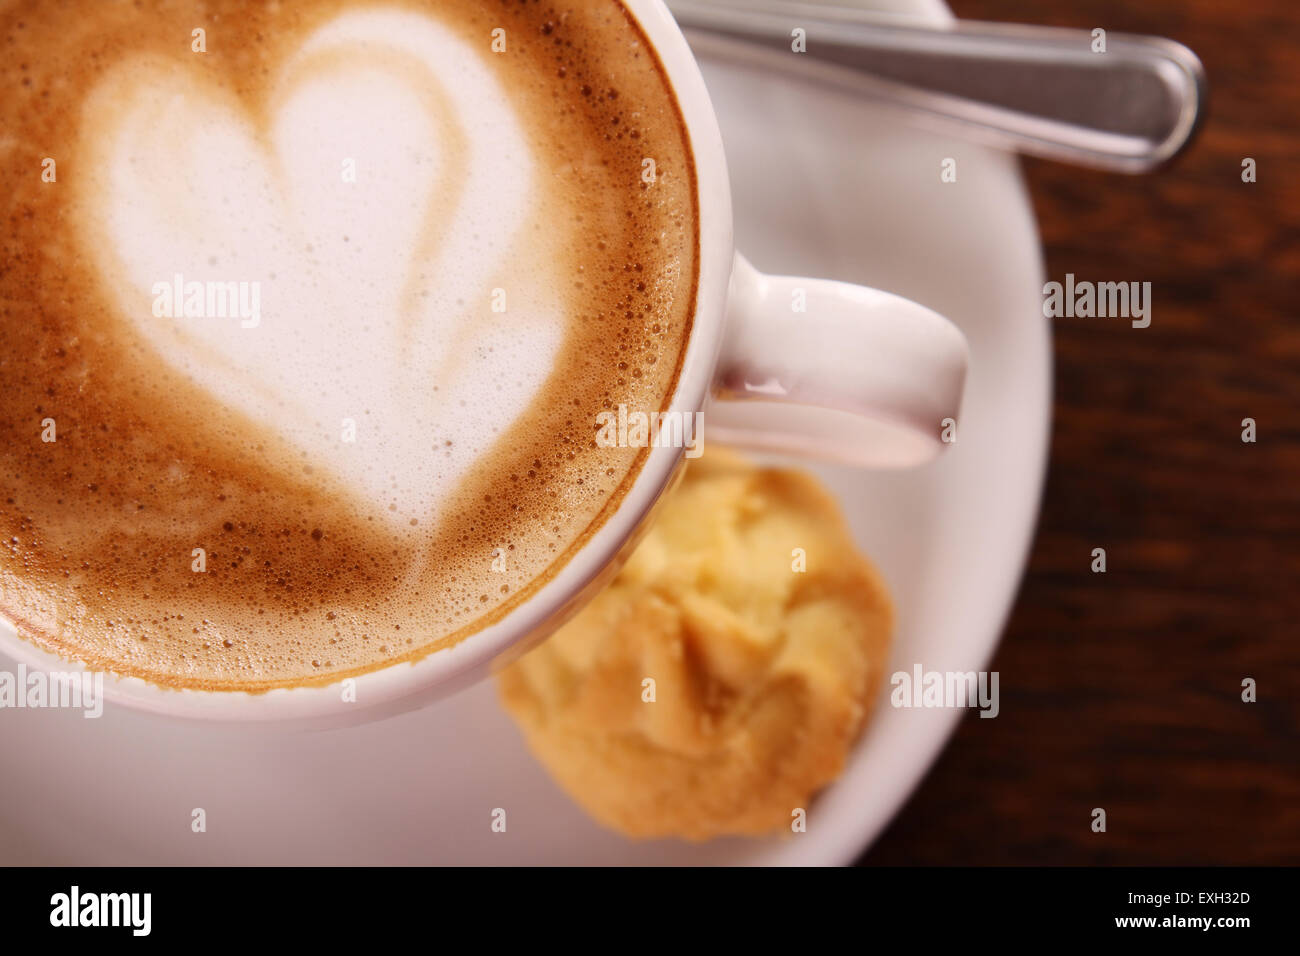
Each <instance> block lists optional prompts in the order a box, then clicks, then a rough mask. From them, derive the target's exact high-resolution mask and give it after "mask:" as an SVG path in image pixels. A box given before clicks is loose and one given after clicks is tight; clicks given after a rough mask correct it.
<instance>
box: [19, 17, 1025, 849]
mask: <svg viewBox="0 0 1300 956" xmlns="http://www.w3.org/2000/svg"><path fill="white" fill-rule="evenodd" d="M880 5H881V6H888V7H890V8H891V9H895V10H900V11H911V12H919V13H924V14H926V15H928V16H933V17H943V16H945V15H946V14H945V13H944V12H943V10H942V8H941V7H936V6H934V5H933V4H931V3H929V2H927V0H894V2H891V3H884V2H881V3H880ZM704 72H705V78H706V79H707V80H708V82H709V88H710V90H711V92H712V94H713V97H714V102H715V105H716V106H717V110H718V113H719V115H720V116H721V122H722V130H723V134H724V138H725V140H726V145H727V150H728V153H729V156H730V162H731V175H732V182H733V184H734V191H735V197H736V202H735V205H736V215H737V236H738V242H739V244H740V247H741V249H742V250H743V251H744V252H745V253H746V255H748V256H749V257H750V258H751V260H752V261H753V262H754V264H755V265H757V266H758V267H759V268H760V269H765V270H768V271H781V272H790V273H803V274H807V275H821V276H827V277H831V278H836V279H848V280H853V281H858V282H863V283H866V284H868V285H875V286H879V287H880V288H883V289H888V290H890V291H893V292H898V293H901V294H903V295H906V296H910V297H912V298H914V299H917V300H919V301H920V302H922V303H924V304H925V305H928V306H930V307H932V308H934V309H936V310H938V311H939V312H941V313H943V314H945V315H947V316H949V317H950V318H952V319H953V320H954V321H955V322H956V323H957V324H958V325H960V326H961V327H962V328H963V329H964V330H965V332H966V335H967V336H968V338H969V340H970V346H971V374H970V378H969V381H968V384H967V391H966V402H965V407H964V410H963V415H962V420H961V422H960V424H959V431H958V441H957V444H956V445H955V446H954V447H953V448H952V449H951V450H950V451H949V452H948V454H947V455H946V456H944V457H943V458H942V459H941V460H940V461H938V462H937V463H935V464H933V465H930V466H927V467H925V468H923V469H921V470H918V471H911V472H905V473H896V474H869V473H864V472H857V471H853V470H849V469H843V468H824V469H818V471H819V473H820V474H821V476H822V477H823V478H824V479H825V480H826V481H827V482H828V483H829V484H830V485H831V487H832V488H834V489H835V490H836V491H837V493H838V494H839V495H840V497H841V500H842V502H843V505H844V508H845V510H846V512H847V514H848V515H849V517H850V519H851V520H852V522H853V526H854V529H855V531H856V534H857V537H858V540H859V542H860V544H861V545H862V547H863V548H864V549H865V550H866V551H867V552H868V553H869V554H871V555H873V556H874V558H875V559H876V560H877V562H878V563H879V564H880V566H881V568H882V569H883V571H884V573H885V575H886V577H887V578H888V580H889V582H890V584H891V586H892V588H893V592H894V595H895V598H896V602H897V606H898V611H899V629H898V634H897V639H896V644H895V649H894V658H893V660H892V661H891V663H890V665H889V667H888V671H890V672H893V671H895V670H909V671H910V670H911V668H912V666H913V664H915V663H920V664H922V665H923V666H924V668H925V669H927V670H957V671H967V670H979V669H981V668H983V667H984V665H985V663H986V662H987V661H988V660H989V658H990V657H991V655H992V653H993V649H994V646H995V645H996V643H997V639H998V635H999V633H1000V631H1001V628H1002V625H1003V622H1004V619H1005V617H1006V615H1007V612H1008V610H1009V608H1010V604H1011V600H1012V598H1013V596H1014V594H1015V591H1016V587H1017V584H1018V582H1019V579H1020V574H1021V570H1022V565H1023V562H1024V558H1025V555H1026V551H1027V548H1028V545H1029V542H1030V537H1031V534H1032V531H1033V526H1034V520H1035V515H1036V512H1037V507H1038V500H1039V493H1040V490H1041V486H1042V479H1043V473H1044V465H1045V462H1046V450H1047V431H1048V415H1049V408H1050V370H1049V358H1050V348H1049V337H1048V336H1049V333H1048V327H1047V324H1046V322H1045V320H1044V319H1043V318H1042V313H1041V310H1040V303H1041V294H1040V290H1041V289H1042V283H1043V277H1042V267H1041V259H1040V249H1039V245H1038V239H1037V234H1036V230H1035V225H1034V220H1033V215H1032V211H1031V208H1030V205H1029V201H1028V198H1027V196H1026V193H1025V188H1024V185H1023V183H1022V181H1021V178H1020V175H1019V172H1018V169H1017V166H1016V161H1015V159H1014V158H1012V157H1010V156H1006V155H1003V154H999V153H996V152H992V151H989V150H987V149H983V148H978V147H975V146H972V145H968V144H965V143H961V142H957V141H954V140H951V139H947V138H944V137H942V136H938V135H934V134H932V133H927V132H921V131H918V130H915V129H910V128H908V127H905V126H903V125H900V123H899V120H898V117H897V116H887V115H885V114H883V113H880V112H878V111H875V110H872V109H869V108H867V107H864V106H861V105H859V104H855V103H853V102H851V101H848V100H846V99H844V98H842V97H840V96H835V95H830V94H826V93H824V92H822V91H820V90H813V89H810V88H805V87H797V86H794V85H792V84H790V83H788V82H785V81H783V80H782V79H780V78H779V77H774V76H761V75H745V74H741V73H739V72H736V71H733V70H731V69H722V68H716V67H714V68H711V67H710V65H709V64H705V71H704ZM945 157H953V158H955V159H956V160H957V173H958V175H957V182H956V183H949V184H944V183H942V182H940V178H939V171H940V163H941V161H942V160H943V159H944V158H945ZM0 668H4V669H9V670H12V669H13V668H14V665H13V664H11V662H9V661H8V660H7V659H5V658H3V657H0ZM494 693H495V692H494V688H493V687H491V686H490V685H480V686H478V687H475V688H473V689H471V690H469V691H466V692H465V693H463V694H461V695H460V696H457V697H455V698H453V699H451V700H449V701H446V702H444V703H441V704H438V705H435V706H433V707H430V708H428V709H426V710H424V711H420V712H418V713H415V714H408V715H405V716H402V717H397V718H394V719H392V720H388V721H384V722H381V723H373V724H368V725H365V726H362V727H356V728H352V729H348V730H340V731H330V732H326V733H318V734H301V733H289V732H286V731H281V730H274V729H271V728H267V727H257V728H255V729H226V728H215V727H211V726H207V725H196V724H187V723H181V722H175V721H169V720H167V719H165V718H159V717H154V716H151V715H148V714H143V713H136V712H131V711H126V710H122V709H120V708H115V709H111V710H109V711H107V712H106V713H105V714H104V716H103V718H102V719H99V720H85V719H83V718H82V716H81V714H80V713H79V712H74V711H58V710H37V711H29V710H3V711H0V767H3V768H4V769H3V780H4V783H3V786H0V863H9V864H20V863H27V864H57V863H64V864H202V863H209V864H240V863H244V864H291V863H298V864H363V863H368V864H421V863H465V864H495V863H522V864H534V863H536V864H581V863H652V864H741V863H762V864H839V863H846V862H849V861H851V860H852V859H854V858H855V857H856V856H857V855H858V854H859V853H860V852H861V851H862V850H863V848H864V847H865V846H866V845H867V844H868V843H869V842H870V841H871V840H872V839H873V838H874V837H875V836H876V835H877V834H878V833H879V832H880V830H881V829H882V828H883V827H884V826H885V824H886V823H888V821H889V819H890V817H891V816H892V815H893V813H894V812H895V811H896V810H897V808H898V807H899V806H900V804H901V803H902V802H903V800H904V799H905V798H906V797H907V795H908V794H909V793H910V792H911V791H912V789H913V788H914V787H915V786H916V784H917V783H918V782H919V781H920V779H921V777H922V776H923V775H924V773H925V771H926V769H927V767H928V766H929V765H930V763H931V761H932V760H933V759H934V757H935V756H936V755H937V753H938V752H939V750H940V748H941V747H942V746H943V743H944V741H945V740H946V739H947V736H948V734H949V732H950V731H951V729H952V727H953V726H954V723H955V720H956V718H957V717H958V716H959V715H960V712H958V711H938V710H895V709H892V708H890V707H889V706H888V701H887V688H886V693H882V695H881V706H880V708H879V709H878V710H877V714H876V718H875V720H874V721H873V723H872V725H871V727H870V728H869V729H868V731H867V732H866V734H865V735H864V736H863V738H862V740H861V742H860V743H859V745H858V747H857V749H856V751H855V753H854V754H853V757H852V762H851V765H850V766H849V768H848V769H847V771H846V773H845V774H844V776H843V778H842V779H841V780H840V781H839V782H838V783H836V784H835V785H834V786H833V787H831V788H830V789H829V790H828V791H827V792H826V793H824V794H823V795H822V796H821V797H820V798H819V799H818V800H817V801H816V802H814V803H813V805H812V807H811V808H810V811H809V817H808V832H807V833H803V834H799V835H793V836H789V837H787V838H785V839H774V840H769V841H741V840H724V841H715V842H712V843H708V844H703V845H699V846H692V845H687V844H682V843H677V842H675V841H664V842H656V843H648V844H634V843H629V842H627V841H625V840H623V839H622V838H620V837H618V836H616V835H614V834H611V833H607V832H605V831H603V830H601V829H599V828H597V827H596V826H595V825H593V824H592V823H590V822H589V821H588V820H587V818H586V817H585V816H584V815H583V814H582V813H581V812H580V811H579V810H578V809H577V808H576V807H574V805H573V804H572V803H570V801H569V800H568V799H567V798H566V797H565V796H564V795H563V794H562V793H561V792H560V791H559V790H557V789H556V788H555V786H553V785H552V784H551V782H550V780H549V778H548V777H547V776H546V774H545V772H544V771H543V770H542V769H541V768H540V767H539V766H538V765H537V764H536V763H535V762H534V761H533V759H532V758H531V757H530V756H529V754H528V753H527V751H526V750H525V748H524V745H523V742H522V740H521V739H520V737H519V735H518V733H516V731H515V729H514V727H513V725H512V724H511V723H510V722H509V720H508V719H507V718H506V717H505V716H504V715H503V714H502V713H501V711H500V710H499V708H498V707H497V705H496V701H495V696H494ZM200 807H201V808H203V809H204V811H205V812H206V819H207V832H206V833H193V832H192V831H191V826H190V823H191V814H192V811H193V810H194V809H195V808H200ZM498 807H500V808H504V809H505V810H506V811H507V830H506V832H505V833H494V832H492V830H491V822H492V812H493V810H494V809H495V808H498Z"/></svg>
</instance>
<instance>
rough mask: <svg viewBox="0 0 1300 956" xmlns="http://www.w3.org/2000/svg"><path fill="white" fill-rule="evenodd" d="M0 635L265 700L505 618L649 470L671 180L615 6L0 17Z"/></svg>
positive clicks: (687, 246) (677, 169)
mask: <svg viewBox="0 0 1300 956" xmlns="http://www.w3.org/2000/svg"><path fill="white" fill-rule="evenodd" d="M0 51H3V56H2V57H0V180H2V182H3V195H2V196H0V206H2V207H3V208H2V212H3V217H2V218H0V230H2V231H0V370H2V375H3V382H4V388H3V389H2V390H0V431H2V435H0V454H3V463H2V467H0V486H2V487H0V536H2V537H3V540H4V548H3V550H2V551H0V614H3V616H5V617H7V618H9V619H10V620H11V621H13V622H14V623H15V625H16V626H17V627H18V629H19V632H20V633H21V634H22V635H23V636H24V637H26V638H28V639H30V640H32V641H35V642H36V643H38V644H40V645H41V646H43V647H45V648H47V649H49V650H52V651H55V652H56V653H59V654H62V655H63V656H66V657H70V658H75V659H79V660H83V661H85V662H86V663H88V664H89V665H91V666H93V667H100V668H105V669H109V670H112V671H114V672H117V673H122V674H129V675H134V676H139V677H143V678H145V679H148V680H151V681H153V682H155V683H160V684H164V685H171V686H184V687H197V688H208V689H228V690H238V689H243V690H263V689H269V688H272V687H277V686H293V685H299V684H309V683H324V682H328V681H332V680H337V679H339V678H341V677H344V676H348V675H352V674H357V673H361V672H364V671H366V670H370V669H373V668H375V667H378V666H382V665H385V664H388V663H392V662H394V661H399V660H404V659H405V660H413V659H416V658H418V657H420V656H423V655H425V654H428V653H429V652H431V651H433V650H435V649H437V648H440V647H443V646H446V645H448V644H451V643H454V642H456V641H458V640H460V639H462V638H463V637H465V636H467V635H468V634H470V633H473V632H474V631H475V630H478V629H480V628H481V627H483V626H485V625H486V624H487V623H489V622H491V621H493V620H496V619H498V618H499V617H500V616H501V615H502V614H504V613H506V612H508V611H509V610H510V609H511V608H512V607H514V606H515V605H516V604H517V603H518V602H519V601H521V600H523V599H525V598H526V597H527V596H528V595H529V594H530V593H532V591H533V590H535V589H536V588H537V587H538V586H539V585H540V584H541V583H542V582H544V581H545V580H546V579H547V578H548V577H549V576H551V575H552V574H554V573H555V571H557V570H558V569H559V568H560V567H561V566H562V565H563V564H564V563H565V562H566V561H567V560H568V559H569V558H570V557H571V556H572V555H573V553H574V552H575V551H576V549H577V548H579V547H580V546H581V545H582V543H583V542H584V541H585V539H586V538H587V537H588V536H589V535H590V534H591V532H592V531H593V530H594V529H595V528H597V527H598V526H599V525H600V524H601V523H602V522H603V521H604V520H605V519H606V518H607V517H608V515H609V514H610V513H611V512H612V510H613V509H614V508H615V507H616V506H617V505H618V502H619V500H620V499H621V497H622V495H623V493H624V492H625V490H626V489H627V487H628V486H629V485H630V484H631V482H632V480H633V479H634V478H635V475H636V473H637V471H638V470H639V468H640V466H641V464H642V462H643V461H644V458H645V454H646V453H645V451H644V450H643V449H640V448H635V447H632V448H608V447H601V446H600V445H598V443H597V441H596V434H597V431H598V426H597V416H598V415H599V414H600V413H601V412H603V411H613V410H616V409H617V408H618V406H620V405H625V406H627V407H628V408H630V409H635V410H642V411H646V412H652V411H655V410H662V409H665V408H666V407H667V406H668V404H669V397H670V396H671V393H672V391H673V389H674V387H675V385H676V381H677V375H678V371H679V366H680V360H681V355H682V352H683V350H684V347H685V343H686V341H687V338H688V336H689V332H690V323H691V316H692V314H693V312H694V305H695V292H696V289H695V285H696V272H697V256H698V235H697V224H696V223H697V220H696V197H695V176H694V170H693V166H692V158H691V152H690V144H689V139H688V136H687V133H686V131H685V128H684V125H683V123H682V120H681V116H680V113H679V111H678V108H677V105H676V102H675V100H674V98H673V94H672V90H671V87H670V84H669V83H668V81H667V79H666V77H665V76H664V74H663V71H662V68H661V66H660V64H659V63H658V60H657V58H656V56H655V54H654V52H653V51H652V50H651V49H650V47H649V44H648V42H647V41H646V39H645V37H644V36H643V35H642V33H641V32H640V29H639V27H637V25H636V24H635V22H634V21H633V19H632V18H631V17H630V16H629V15H628V13H627V12H626V11H625V10H624V9H623V8H622V6H621V5H620V4H618V3H617V2H615V0H575V2H562V3H546V2H536V3H533V2H528V3H520V2H513V0H512V2H508V3H507V2H480V0H426V2H420V0H406V2H391V0H390V2H383V3H368V2H339V0H334V2H319V3H317V2H309V0H304V2H294V3H264V2H256V3H239V2H224V0H209V2H205V3H198V2H184V0H178V2H165V0H164V2H150V3H147V4H132V3H127V2H121V3H118V2H103V0H94V2H90V0H87V2H69V3H47V2H40V3H36V2H33V3H12V2H11V3H5V2H3V0H0Z"/></svg>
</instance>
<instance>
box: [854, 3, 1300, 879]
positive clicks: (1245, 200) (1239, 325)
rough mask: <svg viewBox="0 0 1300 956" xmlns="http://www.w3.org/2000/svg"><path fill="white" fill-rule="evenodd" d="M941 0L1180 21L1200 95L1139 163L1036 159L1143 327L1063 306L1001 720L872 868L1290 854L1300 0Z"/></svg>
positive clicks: (1056, 264) (1294, 737) (1052, 227)
mask: <svg viewBox="0 0 1300 956" xmlns="http://www.w3.org/2000/svg"><path fill="white" fill-rule="evenodd" d="M952 5H953V7H954V9H955V11H956V12H957V14H958V15H959V16H962V17H968V18H973V19H982V20H1004V21H1013V20H1020V21H1029V20H1032V21H1033V22H1038V23H1045V24H1054V25H1059V26H1071V27H1081V28H1086V29H1089V30H1090V29H1092V28H1094V27H1104V28H1106V29H1107V30H1113V31H1127V32H1137V33H1152V34H1159V35H1164V36H1169V37H1172V38H1174V39H1176V40H1180V41H1182V42H1183V43H1186V44H1187V45H1188V46H1190V47H1191V48H1192V49H1193V50H1195V51H1196V52H1197V53H1198V54H1199V55H1200V56H1201V58H1202V60H1203V61H1204V63H1205V65H1206V69H1207V72H1208V74H1209V78H1210V87H1211V94H1210V110H1209V116H1208V120H1207V122H1206V123H1205V124H1204V126H1203V127H1202V129H1201V132H1200V135H1199V137H1198V139H1197V141H1196V142H1195V143H1194V144H1193V146H1192V148H1191V149H1190V150H1189V151H1188V152H1187V153H1185V154H1184V155H1183V156H1182V157H1180V158H1179V160H1177V161H1176V162H1175V164H1174V165H1172V166H1171V167H1169V168H1167V169H1165V170H1163V171H1161V172H1159V173H1156V174H1154V175H1147V176H1142V177H1124V176H1116V175H1107V174H1102V173H1094V172H1088V171H1084V170H1079V169H1074V168H1070V167H1066V166H1061V165H1055V164H1051V163H1046V162H1039V161H1026V163H1025V167H1026V172H1027V175H1028V178H1029V182H1030V187H1031V190H1032V193H1033V197H1034V203H1035V206H1036V209H1037V212H1038V216H1039V219H1040V224H1041V229H1042V234H1043V242H1044V246H1045V250H1046V262H1047V271H1048V274H1049V277H1050V278H1055V279H1062V278H1063V277H1064V275H1065V273H1067V272H1073V273H1074V274H1075V275H1076V276H1077V277H1078V278H1080V279H1091V280H1095V281H1107V280H1113V281H1119V280H1143V281H1150V282H1151V283H1152V284H1153V290H1152V295H1153V303H1154V310H1153V313H1152V324H1151V327H1150V328H1148V329H1145V330H1136V329H1132V328H1130V327H1128V325H1127V323H1123V322H1115V321H1099V320H1095V319H1093V320H1089V319H1058V320H1055V321H1054V329H1053V331H1054V335H1055V356H1056V369H1055V375H1056V384H1055V408H1054V413H1053V414H1054V422H1053V434H1052V450H1051V466H1050V470H1049V474H1048V480H1047V488H1046V494H1045V498H1044V501H1043V510H1042V516H1041V518H1040V523H1039V529H1038V535H1037V540H1036V542H1035V544H1034V547H1033V551H1032V556H1031V559H1030V564H1029V568H1028V573H1027V576H1026V578H1025V581H1024V583H1023V586H1022V588H1021V591H1020V594H1019V597H1018V599H1017V602H1016V606H1015V610H1014V612H1013V614H1012V617H1011V620H1010V622H1009V625H1008V627H1007V630H1006V633H1005V635H1004V638H1003V642H1002V645H1001V648H1000V650H999V652H998V655H997V658H996V660H995V663H994V665H993V667H994V669H996V670H998V671H1000V673H1001V714H1000V716H999V717H998V718H997V719H995V720H978V719H973V717H967V718H966V719H965V720H964V721H963V722H962V723H961V725H960V727H959V729H958V731H957V733H956V734H955V735H954V737H953V739H952V741H951V743H950V744H949V746H948V748H947V750H946V751H945V752H944V754H943V756H942V757H941V758H940V760H939V761H938V763H937V764H936V765H935V767H934V769H933V770H932V771H931V773H930V775H929V776H928V778H927V779H926V781H925V782H924V784H923V785H922V786H921V788H920V789H919V791H918V792H917V793H916V795H915V796H914V797H913V799H912V800H911V802H910V803H909V804H908V805H907V807H906V808H905V809H904V810H903V812H902V813H901V814H900V815H899V817H898V818H897V819H896V820H895V822H894V823H893V825H892V826H891V827H890V829H889V830H888V831H887V832H886V833H885V835H884V836H883V837H882V838H881V839H880V840H879V842H878V843H877V844H876V846H875V847H874V848H873V849H872V850H871V851H870V852H869V853H868V854H867V855H866V856H865V857H864V860H863V862H865V863H875V864H1031V863H1033V864H1088V863H1101V864H1124V865H1129V864H1199V863H1208V864H1250V863H1255V864H1281V863H1289V864H1296V863H1300V719H1298V714H1300V640H1298V638H1300V627H1298V626H1297V621H1300V598H1298V596H1297V594H1298V592H1300V305H1298V297H1300V3H1296V2H1295V0H1252V2H1251V3H1230V2H1226V0H1142V2H1140V3H1139V2H1134V0H1040V2H1036V3H1033V4H1026V3H1023V2H1017V0H952ZM1248 156H1249V157H1253V158H1254V159H1255V160H1256V161H1257V163H1258V182H1256V183H1254V184H1246V183H1243V182H1242V180H1241V162H1242V159H1243V158H1244V157H1248ZM1246 417H1250V418H1254V419H1255V420H1256V421H1257V423H1258V441H1257V442H1256V443H1255V444H1245V443H1243V442H1242V441H1241V421H1242V419H1243V418H1246ZM1096 547H1103V548H1105V549H1106V551H1107V556H1108V562H1107V563H1108V570H1107V573H1106V574H1104V575H1103V574H1093V573H1092V572H1091V571H1090V569H1089V562H1090V557H1089V555H1090V552H1091V550H1092V549H1093V548H1096ZM1245 677H1253V678H1255V679H1256V681H1257V682H1258V687H1259V701H1258V702H1257V703H1254V704H1246V703H1243V702H1242V700H1241V682H1242V679H1243V678H1245ZM1094 807H1104V808H1105V809H1106V811H1107V815H1108V826H1107V832H1105V833H1093V832H1092V831H1091V829H1090V826H1089V824H1090V812H1091V810H1092V808H1094Z"/></svg>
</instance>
